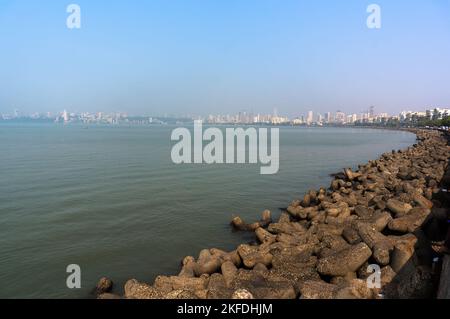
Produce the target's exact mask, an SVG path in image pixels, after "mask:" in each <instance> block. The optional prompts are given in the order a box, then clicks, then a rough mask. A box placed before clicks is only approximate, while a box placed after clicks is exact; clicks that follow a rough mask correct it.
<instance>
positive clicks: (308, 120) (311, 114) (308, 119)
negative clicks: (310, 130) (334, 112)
mask: <svg viewBox="0 0 450 319" xmlns="http://www.w3.org/2000/svg"><path fill="white" fill-rule="evenodd" d="M313 121H314V112H313V111H309V112H308V116H307V117H306V124H308V125H311V124H312V123H313Z"/></svg>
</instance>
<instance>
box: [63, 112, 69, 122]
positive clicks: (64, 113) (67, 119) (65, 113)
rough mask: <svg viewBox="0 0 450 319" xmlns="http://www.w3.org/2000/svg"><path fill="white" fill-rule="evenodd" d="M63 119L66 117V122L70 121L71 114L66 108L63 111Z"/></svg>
mask: <svg viewBox="0 0 450 319" xmlns="http://www.w3.org/2000/svg"><path fill="white" fill-rule="evenodd" d="M63 119H64V122H66V123H67V122H69V114H68V113H67V111H66V110H64V112H63Z"/></svg>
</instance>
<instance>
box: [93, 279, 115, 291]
mask: <svg viewBox="0 0 450 319" xmlns="http://www.w3.org/2000/svg"><path fill="white" fill-rule="evenodd" d="M112 288H113V282H112V280H111V279H109V278H107V277H102V278H100V280H99V281H98V283H97V286H96V287H95V291H96V293H97V295H101V294H104V293H107V292H110V291H111V290H112Z"/></svg>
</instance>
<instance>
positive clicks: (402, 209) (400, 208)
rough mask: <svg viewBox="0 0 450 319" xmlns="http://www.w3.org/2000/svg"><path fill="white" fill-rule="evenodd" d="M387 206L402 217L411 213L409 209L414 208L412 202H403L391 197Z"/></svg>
mask: <svg viewBox="0 0 450 319" xmlns="http://www.w3.org/2000/svg"><path fill="white" fill-rule="evenodd" d="M387 207H388V208H389V210H390V211H391V212H393V213H394V214H395V216H396V217H402V216H405V215H407V214H408V213H409V211H410V210H411V209H412V206H411V205H410V204H407V203H404V202H401V201H399V200H396V199H390V200H388V202H387Z"/></svg>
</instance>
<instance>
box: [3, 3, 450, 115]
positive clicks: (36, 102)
mask: <svg viewBox="0 0 450 319" xmlns="http://www.w3.org/2000/svg"><path fill="white" fill-rule="evenodd" d="M70 3H77V4H79V5H80V7H81V10H82V11H81V18H82V28H81V29H80V30H70V29H68V28H67V27H66V18H67V16H68V13H66V7H67V5H69V4H70ZM371 3H377V4H379V5H380V6H381V9H382V12H381V13H382V28H381V29H380V30H373V29H368V28H367V26H366V19H367V17H368V13H366V9H367V6H368V5H369V4H371ZM449 77H450V1H448V0H421V1H419V0H417V1H414V0H395V1H392V0H370V1H364V0H345V1H335V0H328V1H325V0H314V1H313V0H308V1H306V0H146V1H144V0H142V1H137V0H127V1H125V0H109V1H100V0H69V1H62V0H40V1H29V0H16V1H13V0H0V113H12V112H13V109H14V108H18V109H19V110H20V111H21V112H23V113H29V112H46V111H51V112H56V111H61V110H63V109H67V110H69V111H73V112H80V111H104V112H108V111H123V112H128V113H130V114H142V115H161V114H164V113H168V114H179V115H181V114H200V115H206V114H209V113H213V114H216V113H222V114H226V113H234V112H239V111H249V112H250V111H253V112H255V113H257V112H261V113H272V111H273V109H274V108H277V109H278V113H279V114H285V115H289V116H296V115H299V114H303V113H305V112H306V111H308V110H314V111H316V112H325V111H333V112H334V111H336V110H338V109H339V110H342V111H345V112H355V113H360V112H361V111H362V110H365V109H367V108H368V107H369V106H370V105H375V107H376V111H378V112H389V113H397V112H398V111H400V110H402V109H417V110H419V109H423V108H425V107H428V106H441V107H445V106H447V107H450V88H449V84H450V81H449Z"/></svg>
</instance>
